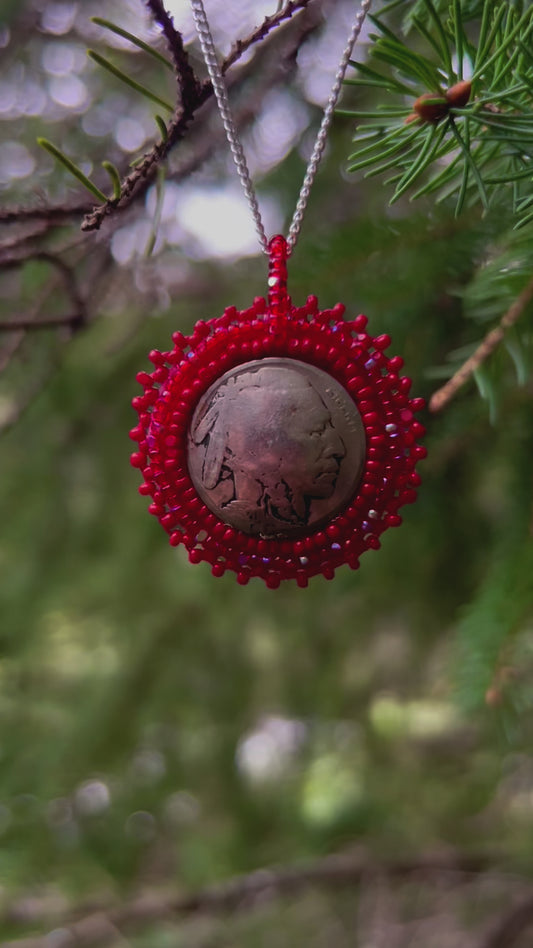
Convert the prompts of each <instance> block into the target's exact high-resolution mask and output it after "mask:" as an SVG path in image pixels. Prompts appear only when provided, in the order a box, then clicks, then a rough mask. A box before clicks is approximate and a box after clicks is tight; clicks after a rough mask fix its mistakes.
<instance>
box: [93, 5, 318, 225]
mask: <svg viewBox="0 0 533 948" xmlns="http://www.w3.org/2000/svg"><path fill="white" fill-rule="evenodd" d="M145 2H146V4H147V6H148V7H149V9H150V10H151V11H152V14H153V16H154V18H155V19H156V21H157V22H158V24H159V25H160V27H161V29H162V30H163V33H164V35H165V37H166V39H167V43H168V46H169V49H170V52H171V55H172V59H173V62H174V65H175V69H176V78H177V83H178V89H179V98H180V101H179V102H178V103H177V104H176V110H175V112H174V115H173V117H172V119H171V121H170V122H169V123H168V126H167V135H166V138H163V139H161V141H159V142H156V144H155V145H154V146H153V148H152V149H151V150H150V151H149V152H147V153H146V154H145V155H144V156H143V158H142V160H141V161H140V162H139V164H137V165H136V167H135V168H134V169H133V171H131V172H130V173H129V174H128V175H127V176H126V177H125V178H124V179H123V181H122V188H121V193H120V197H113V198H109V199H108V200H107V201H106V202H105V204H101V205H99V206H98V207H95V208H93V210H92V211H90V212H89V213H88V214H86V215H85V217H84V219H83V222H82V225H81V229H82V230H83V231H91V230H98V229H99V228H100V226H101V225H102V222H103V221H104V219H105V218H106V217H108V216H109V215H110V214H112V213H113V212H114V211H115V210H116V209H117V208H118V209H120V210H124V209H125V208H126V207H128V206H129V205H130V204H131V203H132V201H133V200H134V199H135V198H136V197H138V196H139V195H140V194H141V193H143V191H144V190H145V188H146V187H147V186H148V184H149V183H151V181H152V180H153V178H154V175H155V173H156V170H157V167H158V165H159V164H160V163H161V162H162V161H163V160H164V159H165V158H166V157H167V155H168V153H169V152H170V151H171V149H172V148H173V147H174V146H175V145H176V144H177V143H178V142H179V141H180V140H181V139H182V138H183V136H184V134H185V132H186V130H187V128H188V126H189V124H190V122H191V121H192V119H193V117H194V115H195V113H196V112H197V111H198V109H199V108H200V106H202V105H203V104H204V102H206V101H207V100H208V99H209V98H211V96H212V94H213V89H212V87H211V83H210V82H209V80H205V81H204V82H202V83H200V82H199V81H198V79H197V77H196V75H195V73H194V71H193V69H192V67H191V65H190V63H189V60H188V55H187V51H186V50H185V48H184V46H183V39H182V37H181V34H180V33H179V31H178V30H176V28H175V27H174V24H173V22H172V18H171V16H170V14H169V13H168V12H167V11H166V9H165V7H164V4H163V3H162V2H161V0H145ZM309 3H310V0H289V2H288V3H286V4H285V5H284V6H283V7H282V9H281V10H279V12H276V13H275V14H273V15H272V16H268V17H266V18H265V19H264V21H263V23H262V24H261V26H259V27H257V28H256V29H255V30H253V31H252V32H251V33H250V34H249V35H248V36H247V37H245V38H244V39H242V40H238V41H237V42H236V43H235V44H234V45H233V47H232V49H231V52H230V53H229V55H228V56H227V57H226V58H225V59H224V60H223V62H222V64H221V69H222V72H223V73H225V72H227V70H228V69H229V67H230V66H232V65H233V64H234V63H235V62H236V61H237V60H238V59H239V58H240V57H241V56H242V55H243V54H244V53H245V52H246V50H248V49H249V48H250V47H251V46H253V45H255V44H256V43H259V42H261V41H262V40H264V39H265V38H266V37H267V36H268V34H269V33H270V32H271V31H272V30H273V29H274V28H275V27H277V26H279V25H280V24H281V23H282V22H283V21H284V20H287V19H291V18H292V16H293V14H294V13H296V12H297V11H298V10H300V9H304V8H305V7H306V6H307V5H308V4H309ZM306 33H307V30H305V29H304V30H302V36H304V37H305V35H306Z"/></svg>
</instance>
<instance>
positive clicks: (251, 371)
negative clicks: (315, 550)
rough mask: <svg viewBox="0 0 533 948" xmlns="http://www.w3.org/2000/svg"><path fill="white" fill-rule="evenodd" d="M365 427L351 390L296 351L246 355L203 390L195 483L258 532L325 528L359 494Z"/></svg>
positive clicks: (195, 438)
mask: <svg viewBox="0 0 533 948" xmlns="http://www.w3.org/2000/svg"><path fill="white" fill-rule="evenodd" d="M365 450H366V441H365V431H364V427H363V423H362V420H361V417H360V415H359V412H358V410H357V407H356V405H355V403H354V401H353V399H352V398H351V397H350V395H349V394H348V392H347V391H346V390H345V389H344V388H343V386H342V385H340V384H339V383H338V382H337V381H336V380H335V379H334V378H333V377H332V376H330V375H329V374H328V373H327V372H324V371H323V370H322V369H319V368H317V367H316V366H313V365H308V364H307V363H304V362H300V361H298V360H296V359H289V358H265V359H257V360H254V361H251V362H247V363H245V364H243V365H239V366H237V367H236V368H234V369H231V370H230V371H229V372H226V373H225V374H224V375H223V376H221V377H220V378H219V379H217V381H216V382H214V383H213V385H211V387H210V388H209V389H208V390H207V392H205V394H204V395H203V396H202V397H201V399H200V401H199V403H198V405H197V406H196V409H195V411H194V414H193V418H192V421H191V425H190V429H189V434H188V467H189V473H190V476H191V479H192V481H193V484H194V486H195V488H196V490H197V492H198V494H199V495H200V497H201V498H202V500H203V501H204V503H205V504H206V505H207V506H208V507H209V509H210V510H211V511H213V513H215V514H216V515H217V516H218V517H219V518H220V519H221V520H223V521H225V522H226V523H228V524H229V525H230V526H233V527H235V528H237V529H239V530H242V531H244V532H245V533H247V534H250V535H253V536H263V537H295V536H298V535H303V534H305V533H308V532H309V531H310V530H313V529H318V528H319V527H320V526H322V525H324V524H325V523H327V521H328V520H330V519H331V518H332V517H333V516H335V515H336V514H337V513H339V512H340V511H341V510H343V509H344V508H345V507H346V506H347V505H348V504H349V503H350V501H351V499H352V497H353V495H354V493H355V490H356V488H357V485H358V483H359V480H360V478H361V475H362V471H363V467H364V462H365Z"/></svg>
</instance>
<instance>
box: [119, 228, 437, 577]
mask: <svg viewBox="0 0 533 948" xmlns="http://www.w3.org/2000/svg"><path fill="white" fill-rule="evenodd" d="M287 256H288V248H287V243H286V241H285V239H284V238H283V237H281V236H276V237H274V238H272V240H271V241H270V244H269V260H270V265H269V280H268V285H269V294H268V302H267V301H266V300H265V299H263V298H262V297H259V298H256V299H255V300H254V302H253V305H252V306H251V307H250V308H249V309H246V310H243V311H241V312H238V311H237V310H236V309H235V307H233V306H230V307H228V308H227V309H226V310H225V312H224V314H223V315H222V316H220V317H218V318H216V319H211V320H208V321H205V322H203V321H200V322H198V323H196V325H195V327H194V331H193V333H192V335H190V336H184V335H182V333H180V332H176V333H174V334H173V336H172V339H173V342H174V348H173V349H172V350H170V351H168V352H158V351H152V352H151V353H150V355H149V358H150V361H151V362H152V364H153V365H154V369H153V371H152V372H150V373H148V372H139V373H138V375H137V381H138V382H139V383H140V384H141V385H142V387H143V390H144V391H143V394H142V395H139V396H137V397H136V398H134V399H133V407H134V408H135V409H136V410H137V412H138V414H139V422H138V424H137V426H136V427H135V428H133V430H132V431H131V432H130V436H131V438H132V439H133V440H135V441H137V442H138V450H137V451H136V452H135V453H134V454H132V456H131V463H132V465H133V466H134V467H137V468H139V469H140V470H141V471H142V475H143V483H142V484H141V486H140V487H139V492H140V493H141V494H142V495H145V496H150V497H151V498H152V501H151V503H150V506H149V508H148V509H149V511H150V513H151V514H153V515H154V516H155V517H157V519H158V520H159V522H160V523H161V526H162V527H163V528H164V530H166V532H167V533H168V535H169V539H170V543H171V545H172V546H178V545H179V544H183V545H184V547H185V548H186V549H187V551H188V555H189V560H190V562H191V563H201V562H202V561H206V562H208V563H210V564H211V571H212V573H213V575H214V576H222V575H223V574H224V573H225V572H226V570H232V571H234V572H235V573H236V574H237V582H239V583H241V584H242V585H244V584H246V583H248V581H249V580H250V579H251V578H252V577H254V576H258V577H259V578H260V579H262V580H264V582H265V583H266V585H267V586H268V587H269V588H271V589H275V588H277V587H278V586H279V584H280V582H281V581H282V580H285V579H294V580H296V582H297V584H298V585H299V586H302V587H304V586H307V584H308V580H309V578H310V577H311V576H314V575H316V574H320V573H321V574H322V575H323V576H325V577H326V579H332V578H333V576H334V574H335V570H336V568H337V567H339V566H342V565H343V564H348V566H350V567H351V568H352V569H357V567H358V566H359V558H360V556H361V554H362V553H364V552H365V550H369V549H373V550H377V549H379V547H380V536H381V534H382V533H383V532H384V530H386V529H387V528H388V527H396V526H399V524H400V523H401V522H402V520H401V517H400V515H399V513H398V511H399V510H400V508H401V507H402V506H403V505H404V504H409V503H413V501H414V500H416V489H417V487H418V486H419V484H420V476H419V474H418V473H417V471H416V470H415V467H416V464H417V462H418V461H419V460H421V459H422V458H424V457H425V456H426V449H425V448H424V447H423V446H422V445H420V444H417V441H418V440H419V439H420V438H421V437H422V435H423V434H424V428H423V427H422V425H421V424H420V423H419V422H418V421H416V419H415V417H414V416H415V413H416V412H418V411H420V410H421V409H422V408H423V407H424V400H423V399H421V398H410V397H409V391H410V388H411V380H410V379H409V378H407V377H405V376H404V377H401V376H400V375H399V372H400V370H401V368H402V366H403V360H402V359H401V358H400V357H399V356H394V357H392V358H391V357H389V356H387V355H386V349H387V348H388V347H389V345H390V338H389V336H387V335H381V336H377V337H373V336H370V335H368V333H367V332H366V325H367V319H366V317H365V316H357V317H356V318H355V319H354V320H352V321H349V320H345V319H343V314H344V311H345V307H344V306H343V305H342V304H341V303H338V304H337V305H336V306H334V307H333V308H332V309H327V310H322V311H321V310H319V309H318V302H317V299H316V297H315V296H309V297H308V299H307V302H306V303H305V305H304V306H301V307H295V306H293V305H292V302H291V299H290V297H289V296H288V294H287Z"/></svg>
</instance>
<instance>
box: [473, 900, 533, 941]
mask: <svg viewBox="0 0 533 948" xmlns="http://www.w3.org/2000/svg"><path fill="white" fill-rule="evenodd" d="M532 925H533V896H528V898H526V899H524V900H523V901H522V902H519V904H518V905H515V906H514V907H513V908H511V909H509V910H508V911H507V912H505V913H504V914H503V915H502V916H501V917H500V918H498V919H497V921H496V923H495V924H494V925H493V926H492V928H491V929H490V930H489V932H488V934H486V935H485V937H484V938H483V939H482V940H481V942H480V945H479V948H513V946H514V945H516V943H517V941H518V939H519V938H520V936H521V935H523V934H524V932H525V931H526V929H528V928H529V927H530V926H532Z"/></svg>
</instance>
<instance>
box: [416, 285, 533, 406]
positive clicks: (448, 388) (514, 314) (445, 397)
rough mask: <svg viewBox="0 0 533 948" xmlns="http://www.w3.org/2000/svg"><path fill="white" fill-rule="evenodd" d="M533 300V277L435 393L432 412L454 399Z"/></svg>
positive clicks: (431, 400) (431, 404) (432, 399)
mask: <svg viewBox="0 0 533 948" xmlns="http://www.w3.org/2000/svg"><path fill="white" fill-rule="evenodd" d="M532 300H533V278H532V279H531V280H530V281H529V283H528V284H527V286H526V287H525V289H524V290H522V292H521V293H520V296H519V297H518V298H517V299H516V300H515V301H514V303H512V305H511V306H510V307H509V309H508V310H507V312H506V313H505V314H504V315H503V316H502V318H501V320H500V323H499V325H498V326H497V327H496V328H495V329H491V331H490V332H489V333H487V335H486V336H485V338H484V340H483V342H482V343H481V345H479V346H478V347H477V349H476V351H475V352H474V353H473V354H472V355H471V356H470V358H469V359H467V360H466V362H465V363H464V364H463V365H462V366H461V368H460V369H458V370H457V372H455V374H454V375H453V376H452V377H451V379H450V380H449V381H448V382H446V384H445V385H443V386H442V388H439V389H438V390H437V391H436V392H434V393H433V395H432V396H431V398H430V401H429V410H430V411H431V412H438V411H441V410H442V409H443V408H444V407H445V406H446V405H447V404H448V402H450V401H451V400H452V398H453V397H454V396H455V395H456V394H457V392H458V391H459V389H460V388H462V386H463V385H464V384H465V382H466V381H468V379H469V378H470V377H471V375H473V374H474V372H475V371H476V370H477V369H479V368H480V366H481V365H483V363H484V362H485V361H486V360H487V359H488V358H489V356H490V355H492V353H493V352H494V350H495V349H496V348H497V347H498V346H499V345H500V343H501V342H502V340H503V339H504V336H505V334H506V332H507V331H508V330H509V329H510V328H511V326H514V324H515V323H516V322H517V320H518V319H519V318H520V316H521V315H522V313H523V312H524V310H525V309H526V307H527V306H528V305H529V303H530V302H531V301H532Z"/></svg>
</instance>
